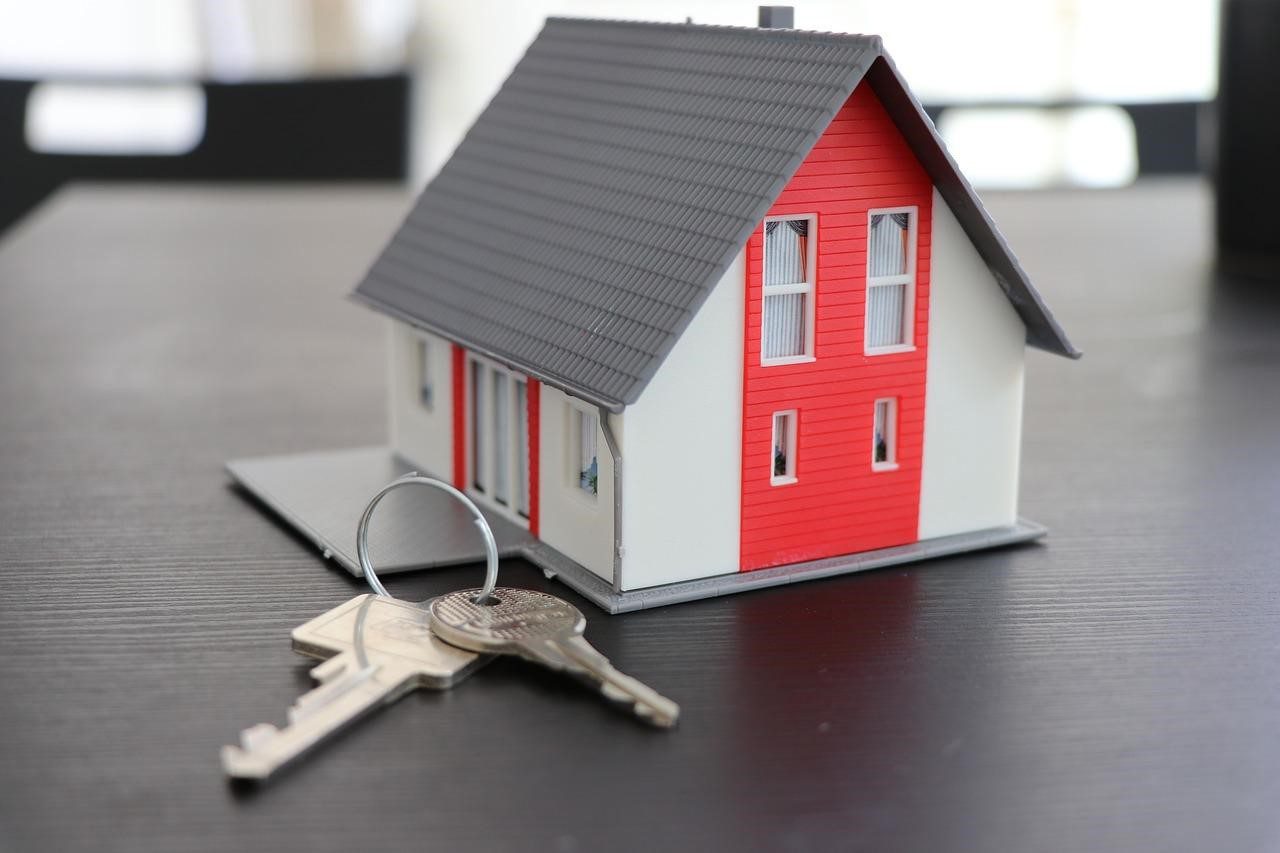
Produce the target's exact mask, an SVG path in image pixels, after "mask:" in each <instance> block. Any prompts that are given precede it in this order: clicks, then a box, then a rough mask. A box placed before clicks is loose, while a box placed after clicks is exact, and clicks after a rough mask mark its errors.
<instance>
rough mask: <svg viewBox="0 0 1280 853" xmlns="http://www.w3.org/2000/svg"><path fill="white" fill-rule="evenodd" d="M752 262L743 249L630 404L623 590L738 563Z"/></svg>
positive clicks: (625, 466) (722, 570)
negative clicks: (748, 286) (744, 345)
mask: <svg viewBox="0 0 1280 853" xmlns="http://www.w3.org/2000/svg"><path fill="white" fill-rule="evenodd" d="M744 263H745V262H744V259H743V255H742V253H739V254H738V257H737V258H736V259H735V260H734V262H733V263H732V264H730V265H729V269H728V270H727V271H726V272H725V274H724V277H723V278H722V279H721V280H720V283H719V284H717V285H716V287H715V288H714V289H713V290H712V291H711V295H710V296H708V297H707V301H706V302H705V303H703V305H702V308H701V309H700V310H699V311H698V313H697V314H696V315H694V318H693V322H692V323H691V324H690V325H689V328H688V330H687V331H686V332H685V333H684V335H683V336H682V337H681V338H680V340H679V341H677V342H676V345H675V347H674V348H673V349H672V350H671V354H670V355H669V356H667V359H666V361H664V362H663V363H662V367H661V368H659V370H658V373H657V375H656V376H654V378H653V380H652V381H650V383H649V385H648V386H647V387H646V388H645V389H644V392H643V393H642V394H641V395H640V399H639V400H638V401H637V402H636V403H635V404H634V405H632V406H630V407H629V408H628V409H627V412H626V419H627V442H626V445H625V446H624V447H623V453H622V464H623V475H622V514H623V515H622V544H623V547H624V549H625V550H624V553H623V557H622V583H623V587H624V588H625V589H638V588H640V587H646V586H654V585H657V584H663V583H671V582H672V581H679V580H689V579H691V578H700V577H707V576H709V575H719V574H724V573H726V572H735V571H737V570H738V567H739V560H738V558H739V544H740V537H739V529H740V518H741V510H742V497H741V493H742V335H743V324H744V322H745V319H744V317H743V310H744V308H745V300H744V299H743V288H744V286H745V281H746V277H745V276H746V271H745V268H744Z"/></svg>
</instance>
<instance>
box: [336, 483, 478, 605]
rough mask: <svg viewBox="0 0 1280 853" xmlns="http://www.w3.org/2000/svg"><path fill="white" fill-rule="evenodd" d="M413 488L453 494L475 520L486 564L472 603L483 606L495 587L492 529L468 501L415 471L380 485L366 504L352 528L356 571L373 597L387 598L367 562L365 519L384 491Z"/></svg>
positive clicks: (463, 496)
mask: <svg viewBox="0 0 1280 853" xmlns="http://www.w3.org/2000/svg"><path fill="white" fill-rule="evenodd" d="M413 485H423V486H431V487H432V488H436V489H439V490H440V491H442V492H446V493H448V494H450V495H453V496H454V497H455V498H457V499H458V500H459V501H461V502H462V505H463V506H465V507H466V508H467V509H468V510H470V512H471V514H472V515H473V516H474V517H475V519H474V523H475V525H476V527H478V528H480V535H481V536H483V537H484V551H485V557H486V561H487V566H486V569H485V574H484V588H483V589H481V590H480V595H478V596H477V597H476V602H477V603H483V602H486V601H488V600H489V598H490V596H492V595H493V588H494V587H495V586H497V585H498V543H497V541H496V540H495V539H494V538H493V530H492V529H491V528H490V527H489V522H488V521H487V520H485V517H484V514H483V513H481V512H480V508H479V507H478V506H476V505H475V503H474V502H473V501H472V500H471V498H469V497H467V496H466V495H465V494H463V493H462V492H461V491H459V490H458V489H456V488H454V487H453V486H451V485H449V484H448V483H446V482H445V481H444V480H437V479H436V478H435V477H423V476H421V475H420V474H418V472H417V471H411V472H410V473H408V474H405V475H404V476H403V477H400V478H399V479H397V480H392V481H391V482H390V483H388V484H387V485H385V486H383V487H382V491H380V492H378V493H377V494H376V495H374V496H373V500H371V501H369V505H368V506H367V507H365V508H364V515H362V516H360V526H359V527H357V528H356V557H357V558H359V560H360V570H361V571H362V572H364V576H365V580H367V581H368V582H369V586H370V587H372V589H373V591H374V593H376V594H377V595H380V596H383V597H384V598H390V597H391V594H390V593H388V592H387V588H386V587H385V586H383V585H382V581H380V580H378V574H377V572H375V571H374V570H373V563H372V562H371V561H370V560H369V520H370V519H371V518H373V509H374V507H376V506H377V505H378V501H380V500H382V499H383V498H384V497H386V495H387V493H388V492H391V491H394V490H396V489H398V488H400V487H401V486H413Z"/></svg>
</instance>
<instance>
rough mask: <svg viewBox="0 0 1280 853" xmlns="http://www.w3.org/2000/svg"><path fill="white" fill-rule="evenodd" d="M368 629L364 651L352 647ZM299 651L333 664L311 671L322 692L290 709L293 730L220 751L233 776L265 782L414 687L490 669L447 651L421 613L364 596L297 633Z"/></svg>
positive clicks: (263, 734) (248, 732) (266, 727)
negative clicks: (359, 626) (483, 668)
mask: <svg viewBox="0 0 1280 853" xmlns="http://www.w3.org/2000/svg"><path fill="white" fill-rule="evenodd" d="M361 621H363V630H362V631H361V635H362V636H363V638H364V642H363V644H362V647H360V646H357V644H356V642H355V637H356V631H357V629H358V623H360V622H361ZM293 648H294V650H295V651H298V652H301V653H302V654H305V655H309V656H311V657H318V658H326V657H327V658H328V660H326V661H325V662H324V663H322V664H320V665H319V666H317V667H316V668H315V669H313V670H311V677H312V678H314V679H315V680H316V681H319V682H320V685H319V686H318V687H316V688H315V689H313V690H311V691H310V692H308V693H306V694H304V695H303V696H302V697H300V698H299V699H298V701H297V702H295V703H294V705H293V707H292V708H290V709H289V723H288V725H287V726H285V727H284V728H282V729H281V728H276V727H275V726H273V725H271V724H269V723H262V724H260V725H257V726H254V727H253V728H249V729H245V730H244V731H243V732H241V733H240V745H239V746H224V747H223V748H222V766H223V768H224V769H225V770H226V771H227V773H228V775H231V776H235V777H238V778H245V779H265V778H266V777H267V776H270V775H271V774H272V773H274V772H275V771H276V770H278V769H280V768H281V767H282V766H284V765H285V764H286V763H287V762H289V761H292V760H293V759H295V758H297V757H298V756H299V755H301V754H302V753H304V752H306V751H307V750H308V749H310V748H311V747H313V746H315V745H316V744H317V743H319V742H320V741H322V740H324V739H325V738H326V737H328V736H329V735H331V734H333V733H334V732H336V731H338V730H339V729H341V728H343V727H345V726H346V725H348V724H350V723H352V722H354V721H356V720H358V719H360V718H361V717H363V716H364V715H365V714H367V713H369V712H370V711H373V710H374V709H376V708H378V707H380V706H382V705H386V704H390V703H391V702H394V701H395V700H397V699H399V698H400V697H401V696H403V695H405V694H406V693H408V692H409V691H411V690H413V689H414V688H416V687H430V688H434V689H437V690H443V689H445V688H449V687H452V686H453V685H455V684H457V683H458V682H459V681H461V680H462V679H464V678H466V677H467V676H468V675H470V674H471V673H472V672H474V671H475V670H476V669H478V668H479V667H480V666H481V665H483V664H484V663H485V662H487V661H488V658H487V657H483V656H480V655H477V654H475V653H473V652H469V651H465V650H463V649H460V648H457V647H455V646H451V645H449V644H448V643H442V642H440V640H438V639H436V637H435V636H434V635H433V634H432V633H431V629H430V618H429V616H428V614H427V611H426V610H425V609H424V608H423V606H422V605H418V604H413V603H410V602H407V601H400V600H398V599H395V598H386V597H381V596H376V595H359V596H356V597H355V598H353V599H351V600H350V601H348V602H346V603H344V604H340V605H338V606H337V607H335V608H333V609H332V610H330V611H329V612H328V613H324V614H322V615H320V616H317V617H316V618H315V619H312V620H311V621H310V622H308V623H306V624H305V625H303V626H302V627H300V628H296V629H294V631H293Z"/></svg>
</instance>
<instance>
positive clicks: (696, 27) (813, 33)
mask: <svg viewBox="0 0 1280 853" xmlns="http://www.w3.org/2000/svg"><path fill="white" fill-rule="evenodd" d="M545 23H547V24H550V23H557V24H608V25H610V26H614V27H617V26H623V27H633V28H635V29H669V30H688V31H706V32H718V33H728V34H741V35H747V36H752V35H754V37H756V38H769V37H772V38H780V39H784V40H788V41H822V42H833V43H838V44H851V43H855V42H856V43H867V44H874V45H875V46H876V47H877V48H879V49H881V50H883V48H884V40H883V39H881V37H880V36H878V35H873V34H870V33H836V32H829V31H826V30H798V29H792V28H785V29H782V28H768V27H749V26H742V25H740V24H696V23H686V22H681V21H630V20H625V19H619V18H593V17H579V16H572V15H551V16H549V17H548V18H547V19H546V21H545Z"/></svg>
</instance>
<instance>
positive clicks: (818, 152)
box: [741, 82, 933, 571]
mask: <svg viewBox="0 0 1280 853" xmlns="http://www.w3.org/2000/svg"><path fill="white" fill-rule="evenodd" d="M932 190H933V188H932V184H931V183H930V181H929V178H928V176H927V175H926V174H925V172H924V169H923V168H921V166H920V164H919V163H918V162H917V161H916V159H915V156H914V155H913V154H912V153H911V150H910V148H908V147H907V144H906V142H905V141H904V140H903V139H902V135H901V134H900V133H899V132H898V129H897V128H896V127H895V126H894V124H893V122H892V121H891V120H890V119H889V116H888V115H887V114H886V113H885V111H884V108H883V107H882V106H881V104H880V102H879V100H878V99H877V98H876V96H875V94H874V93H873V92H872V91H871V88H870V87H869V86H868V85H867V84H866V83H865V82H864V83H863V84H861V85H860V86H859V87H858V88H857V89H856V90H855V91H854V93H853V95H852V96H850V98H849V100H848V102H847V103H846V104H845V105H844V107H843V108H842V109H841V110H840V112H839V113H838V114H837V115H836V117H835V119H834V120H833V121H832V123H831V124H830V126H829V127H828V128H827V130H826V131H825V132H824V133H823V135H822V138H821V139H820V140H819V141H818V144H817V146H816V147H815V148H814V149H813V151H812V153H811V154H810V155H809V156H808V158H807V159H806V160H805V162H804V164H803V165H802V166H801V167H800V169H799V171H798V172H797V173H796V175H795V177H793V178H792V179H791V181H790V183H788V184H787V187H786V189H785V190H783V192H782V194H781V195H780V196H779V197H778V200H777V201H776V203H775V204H774V206H773V208H772V209H771V210H770V211H769V215H787V214H817V217H818V224H817V252H818V256H817V280H816V288H815V318H816V319H815V327H814V332H815V336H814V355H815V356H816V359H815V360H814V361H812V362H808V363H804V364H794V365H777V366H771V367H762V366H761V365H760V324H761V287H762V282H761V262H762V246H763V234H764V232H763V228H761V229H757V231H756V233H755V234H754V235H753V236H752V237H751V239H750V241H749V242H748V243H747V258H746V261H747V263H746V270H747V273H746V299H747V305H746V334H745V342H746V345H745V365H744V370H743V424H742V427H743V429H742V534H741V535H742V549H741V559H742V563H741V567H742V569H743V570H744V571H748V570H751V569H760V568H765V567H768V566H777V565H783V564H786V563H794V562H800V561H804V560H816V559H820V558H823V557H831V556H836V555H840V554H851V553H856V552H859V551H868V550H872V549H876V548H885V547H889V546H892V545H902V544H905V543H908V542H914V541H915V540H916V533H917V525H918V520H919V508H920V460H921V452H922V442H923V431H924V390H925V350H926V343H927V339H928V329H929V324H928V318H929V272H930V270H929V247H930V224H931V221H932V210H931V203H932V195H933V192H932ZM905 205H915V206H916V207H918V208H919V212H918V216H917V225H916V228H917V243H916V248H917V256H916V291H915V312H914V320H915V329H914V336H913V337H914V343H915V349H914V350H913V351H911V352H903V353H895V354H889V355H874V356H867V355H865V354H864V353H863V340H864V334H863V331H864V330H863V311H864V306H865V302H866V266H867V227H868V211H869V210H870V209H872V208H880V207H897V206H905ZM883 397H896V398H897V400H898V431H897V458H898V469H897V470H896V471H872V468H871V454H872V448H871V446H872V420H873V416H874V412H873V409H874V401H875V400H877V399H880V398H883ZM786 409H796V410H797V420H798V429H799V434H798V436H797V452H796V459H795V466H796V471H795V473H796V477H797V482H795V483H792V484H789V485H780V486H773V485H770V473H771V461H772V459H771V445H772V436H773V413H774V412H776V411H782V410H786Z"/></svg>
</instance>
